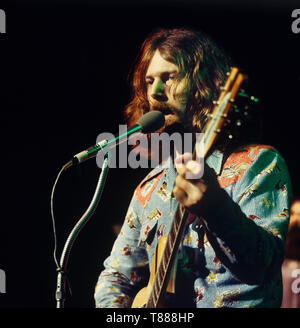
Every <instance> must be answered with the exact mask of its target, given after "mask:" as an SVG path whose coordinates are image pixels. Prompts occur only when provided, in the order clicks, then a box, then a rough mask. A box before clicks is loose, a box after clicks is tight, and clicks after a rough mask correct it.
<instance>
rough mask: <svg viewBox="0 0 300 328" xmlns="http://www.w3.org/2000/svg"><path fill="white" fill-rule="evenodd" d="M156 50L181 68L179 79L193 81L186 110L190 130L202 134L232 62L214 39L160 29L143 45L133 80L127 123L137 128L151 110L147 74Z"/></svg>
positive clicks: (192, 32) (126, 113) (188, 30)
mask: <svg viewBox="0 0 300 328" xmlns="http://www.w3.org/2000/svg"><path fill="white" fill-rule="evenodd" d="M156 50H159V52H160V55H161V56H162V57H163V58H164V59H165V60H167V61H170V62H172V63H174V64H175V65H177V66H178V67H179V78H180V79H181V78H183V77H186V78H187V80H188V81H189V83H188V85H189V99H188V105H187V108H186V115H187V122H188V125H189V126H188V129H189V130H190V131H193V132H200V131H201V130H202V129H203V127H204V125H205V123H206V121H207V119H208V114H209V113H211V111H212V109H213V100H217V98H218V96H219V92H220V86H222V85H223V84H224V83H225V81H226V73H227V72H228V71H229V70H230V66H231V60H230V58H229V57H228V56H227V55H226V54H225V53H224V51H223V50H222V49H221V48H220V47H218V46H217V45H216V44H215V42H214V41H213V40H211V38H209V37H208V36H207V35H206V34H204V33H202V32H196V31H193V30H191V29H189V28H173V29H157V30H155V31H153V32H152V33H150V35H149V36H148V37H147V38H146V40H145V41H144V42H143V44H142V47H141V50H140V53H139V55H138V57H137V59H136V64H135V67H134V72H133V74H132V75H131V78H132V99H131V101H130V102H129V104H128V105H127V106H126V107H125V112H124V114H125V120H126V122H127V123H128V125H129V126H130V125H133V124H135V123H136V122H137V120H138V119H139V118H140V117H141V116H142V115H144V114H145V113H146V112H148V111H149V102H148V99H147V88H146V81H145V75H146V72H147V69H148V66H149V64H150V61H151V59H152V57H153V55H154V53H155V51H156Z"/></svg>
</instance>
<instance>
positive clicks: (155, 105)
mask: <svg viewBox="0 0 300 328" xmlns="http://www.w3.org/2000/svg"><path fill="white" fill-rule="evenodd" d="M150 110H158V111H159V112H162V113H163V114H165V115H167V114H174V110H173V109H172V108H171V107H169V106H168V105H167V104H164V103H152V104H151V105H150Z"/></svg>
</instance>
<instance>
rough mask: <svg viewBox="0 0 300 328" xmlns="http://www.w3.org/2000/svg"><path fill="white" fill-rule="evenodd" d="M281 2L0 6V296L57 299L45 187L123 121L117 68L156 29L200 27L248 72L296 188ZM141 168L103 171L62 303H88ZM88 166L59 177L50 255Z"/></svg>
mask: <svg viewBox="0 0 300 328" xmlns="http://www.w3.org/2000/svg"><path fill="white" fill-rule="evenodd" d="M283 2H284V3H285V5H283V4H282V5H276V6H274V5H272V4H271V3H272V2H271V1H270V4H269V3H268V2H267V1H266V2H265V4H263V5H262V2H252V4H251V5H250V4H247V3H246V2H243V5H238V4H235V3H234V2H226V1H222V2H220V4H219V3H217V2H211V3H210V5H208V4H206V3H205V2H200V1H198V2H197V1H185V2H184V1H182V2H181V1H177V2H167V1H165V2H164V4H162V3H161V2H158V1H157V2H155V1H152V3H151V4H150V2H149V3H144V2H143V3H142V4H141V3H140V4H137V3H133V2H127V3H126V5H125V4H122V5H121V4H119V3H116V2H113V1H112V2H110V4H108V3H107V4H106V3H102V4H100V3H97V2H96V1H94V2H93V1H86V2H84V1H81V2H80V1H77V2H73V3H72V4H71V3H70V2H68V1H60V2H59V1H56V2H52V4H50V2H49V3H48V2H44V3H43V5H39V4H38V2H36V3H35V2H29V1H27V4H26V5H24V4H23V5H21V2H20V3H17V2H16V3H12V2H10V3H9V4H3V5H2V4H1V5H0V8H2V9H5V12H6V18H7V31H6V32H7V33H6V34H0V51H1V53H0V56H1V57H0V60H1V61H0V65H1V66H0V80H1V82H0V83H1V84H0V86H1V88H0V96H1V98H0V100H1V101H0V107H1V148H2V149H1V184H0V186H1V191H2V193H1V200H2V201H1V210H2V215H1V221H0V222H1V229H0V231H1V235H0V246H1V253H0V269H2V270H4V271H5V273H6V293H5V294H0V302H1V303H0V304H1V306H3V307H11V308H20V307H22V308H33V307H43V308H51V307H52V308H53V307H55V300H54V294H55V287H56V272H55V265H54V261H53V257H52V253H53V234H52V224H51V217H50V193H51V188H52V185H53V183H54V180H55V177H56V174H57V173H58V171H59V169H60V168H61V166H62V165H63V164H64V163H65V162H66V161H68V160H69V159H70V158H71V156H72V155H73V154H75V153H77V152H79V151H81V150H83V149H85V148H86V147H88V146H90V145H92V144H94V143H95V140H96V137H97V135H98V134H99V133H101V132H112V133H117V131H118V125H119V124H121V123H124V122H123V117H122V108H123V107H124V105H125V104H126V103H127V102H128V100H129V97H130V88H129V84H128V82H127V75H128V72H129V70H130V68H131V65H132V63H133V61H134V59H135V57H136V55H137V51H138V49H139V46H140V44H141V42H142V41H143V40H144V38H145V36H146V35H147V34H148V33H149V32H150V31H151V30H152V29H153V28H155V27H158V26H160V27H172V26H182V25H187V26H190V27H193V28H196V29H201V30H204V31H205V32H207V33H208V34H209V35H211V36H212V37H213V38H214V39H215V40H216V41H217V42H218V43H219V44H221V45H222V46H223V47H224V48H225V49H226V50H227V51H228V52H229V53H230V54H231V56H232V57H233V58H234V59H235V60H236V63H237V64H238V65H239V66H241V67H243V68H245V69H246V71H247V72H248V73H250V75H251V77H252V82H253V84H254V85H255V88H256V92H257V95H258V96H259V98H260V100H261V108H262V110H263V117H264V124H265V125H264V142H265V143H267V144H272V145H273V146H275V147H277V149H278V150H279V151H280V152H281V153H282V155H283V156H284V157H285V159H286V162H287V165H288V168H289V170H290V174H291V177H292V180H293V187H294V193H299V192H300V190H299V183H298V181H299V173H298V165H297V160H298V147H299V142H298V132H299V122H298V111H299V110H300V108H299V87H300V67H299V51H300V33H299V34H294V33H293V32H292V30H291V24H292V21H293V18H292V17H291V13H292V10H293V9H295V8H297V6H296V5H295V4H293V1H291V2H288V1H283ZM54 3H55V4H54ZM58 3H59V4H58ZM221 3H222V4H221ZM146 173H147V172H145V170H142V169H139V170H132V169H111V170H110V172H109V176H108V180H107V184H106V187H105V190H104V194H103V197H102V200H101V204H100V205H99V207H98V209H97V211H96V213H95V215H94V216H93V218H92V220H91V221H90V222H89V223H88V224H87V226H86V227H85V228H84V229H83V230H82V232H81V233H80V235H79V238H78V239H77V241H76V243H75V245H74V247H73V249H72V253H71V258H70V263H69V269H70V273H69V279H70V283H71V287H72V291H73V296H72V297H68V300H67V302H66V307H69V308H74V307H77V308H91V307H93V306H94V301H93V289H94V285H95V283H96V280H97V277H98V274H99V272H100V270H101V268H102V262H103V260H104V259H105V257H106V256H107V255H108V253H109V251H110V248H111V245H112V243H113V240H114V238H115V237H114V234H113V232H112V229H111V227H112V225H113V224H116V223H122V221H123V218H124V215H125V213H126V210H127V205H128V202H129V200H130V198H131V195H132V192H133V190H134V187H135V186H136V185H137V183H138V181H139V180H140V178H141V177H142V176H144V175H145V174H146ZM98 175H99V169H98V167H97V166H96V164H95V161H94V160H91V161H89V162H86V163H84V164H82V165H81V166H80V167H78V168H72V169H70V170H69V171H67V172H66V173H65V174H63V175H62V177H61V179H60V180H59V182H58V185H57V190H56V194H55V202H54V205H55V215H56V223H57V234H58V242H59V243H58V245H59V248H58V251H59V252H58V255H59V254H60V251H61V249H62V246H63V244H64V242H65V240H66V237H67V235H68V233H69V232H70V230H71V229H72V227H73V226H74V224H75V222H76V221H77V220H78V218H79V217H80V216H81V214H82V213H83V211H84V210H85V209H86V207H87V206H88V204H89V202H90V199H91V197H92V195H93V192H94V188H95V186H96V181H97V178H98Z"/></svg>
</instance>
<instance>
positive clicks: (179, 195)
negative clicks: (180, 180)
mask: <svg viewBox="0 0 300 328" xmlns="http://www.w3.org/2000/svg"><path fill="white" fill-rule="evenodd" d="M173 196H174V197H175V198H176V199H177V201H178V202H179V203H181V204H183V203H184V202H185V200H186V199H187V194H186V193H185V191H184V190H183V189H181V188H179V187H178V186H175V187H174V188H173Z"/></svg>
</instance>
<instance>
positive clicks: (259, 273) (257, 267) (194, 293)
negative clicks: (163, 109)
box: [94, 145, 291, 308]
mask: <svg viewBox="0 0 300 328" xmlns="http://www.w3.org/2000/svg"><path fill="white" fill-rule="evenodd" d="M223 159H224V161H223ZM206 163H207V164H208V166H210V167H211V168H212V169H213V170H214V171H215V173H216V175H217V179H218V182H219V184H220V186H221V188H223V189H224V190H225V191H226V194H227V195H228V196H229V197H228V200H227V201H226V202H225V204H224V205H222V207H220V206H218V204H215V205H216V206H215V207H214V209H212V211H213V216H214V219H213V220H211V219H210V220H206V219H205V218H203V220H202V221H201V222H202V224H201V223H200V224H195V222H197V221H196V220H194V221H193V222H191V223H190V224H188V225H186V229H185V231H184V235H183V239H182V242H181V245H180V248H179V251H178V255H177V257H178V266H177V276H176V277H177V280H178V281H179V282H180V283H177V284H176V287H175V289H176V294H175V296H176V297H177V299H178V306H179V307H199V308H219V307H280V305H281V298H282V278H281V264H282V262H283V259H284V249H285V247H284V244H285V237H286V234H287V228H288V223H289V206H290V201H291V183H290V177H289V173H288V170H287V167H286V164H285V161H284V159H283V158H282V157H281V155H280V154H279V153H278V151H277V150H276V149H274V148H273V147H270V146H265V145H248V146H246V147H244V148H243V149H240V150H239V151H235V152H233V153H231V154H230V155H229V156H228V157H227V158H225V157H224V154H223V153H222V152H220V151H218V150H216V151H214V152H213V153H212V154H211V155H210V156H209V157H208V158H207V159H206ZM175 177H176V171H175V169H174V167H173V165H172V162H171V160H169V161H167V162H166V163H165V164H164V165H162V166H158V167H157V168H155V169H154V170H152V171H151V172H150V173H149V174H148V175H147V177H146V178H145V179H144V180H143V181H142V182H141V183H140V184H139V185H138V187H137V188H136V190H135V192H134V194H133V197H132V200H131V203H130V205H129V209H128V212H127V215H126V218H125V221H124V223H123V226H122V229H121V231H120V234H119V235H118V237H117V239H116V241H115V243H114V245H113V248H112V251H111V254H110V256H109V257H108V258H107V259H106V260H105V261H104V270H103V271H102V272H101V274H100V276H99V279H98V282H97V285H96V288H95V295H94V296H95V303H96V307H102V308H103V307H105V308H107V307H130V306H131V303H132V301H133V299H134V297H135V295H136V293H137V292H138V291H139V290H140V289H141V288H142V287H143V285H145V284H147V281H148V279H149V271H150V270H151V265H152V257H153V254H154V251H155V248H156V245H157V243H158V240H159V239H160V238H161V237H162V236H164V235H166V234H168V231H169V229H170V226H171V222H172V220H173V217H174V213H175V211H176V209H177V206H178V202H177V200H176V199H175V198H173V197H172V189H173V187H174V181H175ZM204 225H205V226H204ZM180 300H184V303H183V304H181V303H180Z"/></svg>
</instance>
